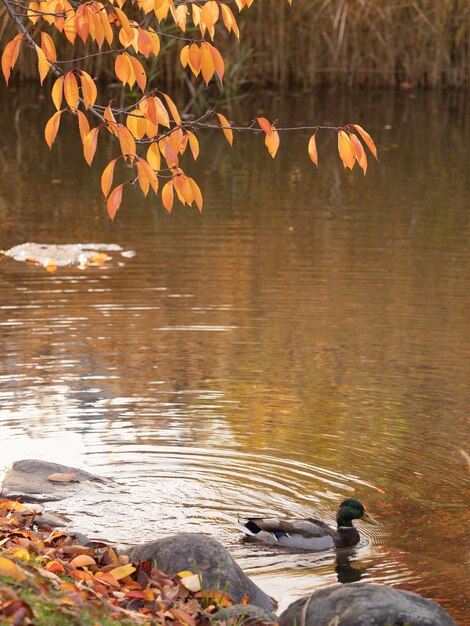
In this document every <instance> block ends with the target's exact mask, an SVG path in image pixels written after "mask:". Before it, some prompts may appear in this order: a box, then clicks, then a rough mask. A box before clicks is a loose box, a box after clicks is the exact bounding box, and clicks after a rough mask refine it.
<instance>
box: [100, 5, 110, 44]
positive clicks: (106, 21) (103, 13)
mask: <svg viewBox="0 0 470 626" xmlns="http://www.w3.org/2000/svg"><path fill="white" fill-rule="evenodd" d="M98 15H99V18H100V20H101V26H102V27H103V32H104V37H105V39H106V41H107V42H108V45H109V46H110V47H111V46H112V43H113V29H112V28H111V25H110V23H109V19H108V14H107V13H106V11H104V10H103V9H102V10H100V11H98Z"/></svg>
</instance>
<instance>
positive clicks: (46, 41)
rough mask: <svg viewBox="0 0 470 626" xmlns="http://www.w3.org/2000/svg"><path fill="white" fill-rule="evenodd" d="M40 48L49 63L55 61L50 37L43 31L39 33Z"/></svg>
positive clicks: (53, 46) (54, 52) (55, 57)
mask: <svg viewBox="0 0 470 626" xmlns="http://www.w3.org/2000/svg"><path fill="white" fill-rule="evenodd" d="M41 48H42V50H43V52H44V54H45V55H46V57H47V59H48V60H49V61H52V62H54V61H55V60H56V59H57V52H56V49H55V45H54V42H53V41H52V38H51V36H50V35H48V34H47V33H45V32H44V31H41Z"/></svg>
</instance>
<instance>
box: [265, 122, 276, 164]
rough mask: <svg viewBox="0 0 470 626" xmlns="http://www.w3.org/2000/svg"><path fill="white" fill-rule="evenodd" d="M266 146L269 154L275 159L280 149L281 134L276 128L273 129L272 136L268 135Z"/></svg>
mask: <svg viewBox="0 0 470 626" xmlns="http://www.w3.org/2000/svg"><path fill="white" fill-rule="evenodd" d="M264 144H265V146H266V148H267V149H268V152H269V154H270V155H271V156H272V158H273V159H274V157H275V156H276V154H277V151H278V149H279V144H280V138H279V133H278V132H277V130H276V129H275V128H274V127H273V128H272V131H271V134H270V135H266V137H265V139H264Z"/></svg>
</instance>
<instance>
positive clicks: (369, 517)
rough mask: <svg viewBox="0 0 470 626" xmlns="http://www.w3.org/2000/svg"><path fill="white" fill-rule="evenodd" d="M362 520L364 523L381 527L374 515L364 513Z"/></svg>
mask: <svg viewBox="0 0 470 626" xmlns="http://www.w3.org/2000/svg"><path fill="white" fill-rule="evenodd" d="M361 519H362V520H364V522H369V524H372V525H373V526H380V524H379V522H378V521H377V520H375V519H374V518H373V517H372V515H369V513H366V512H365V511H364V514H363V515H362V517H361Z"/></svg>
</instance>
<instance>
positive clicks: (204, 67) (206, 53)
mask: <svg viewBox="0 0 470 626" xmlns="http://www.w3.org/2000/svg"><path fill="white" fill-rule="evenodd" d="M201 71H202V77H203V79H204V82H205V83H206V85H208V84H209V81H210V79H211V78H212V77H213V76H214V72H215V65H214V59H213V58H212V54H211V51H210V48H209V45H208V44H207V43H205V42H204V41H203V42H202V44H201Z"/></svg>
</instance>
